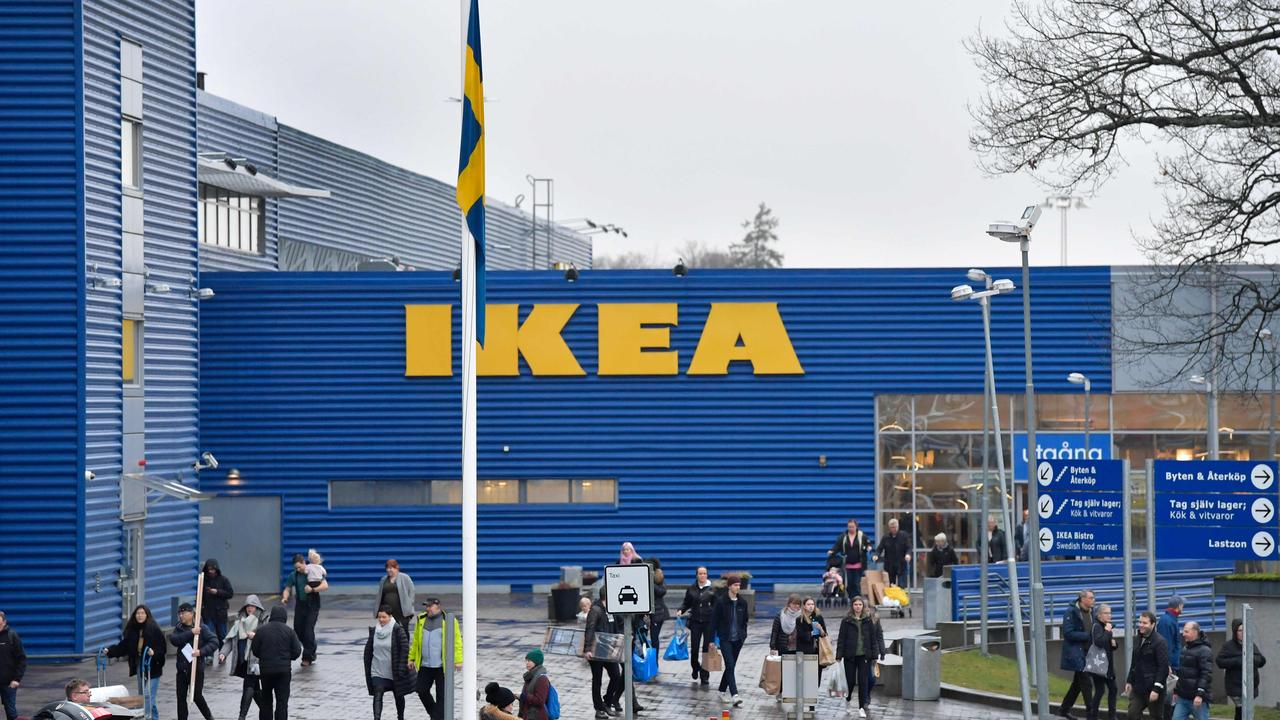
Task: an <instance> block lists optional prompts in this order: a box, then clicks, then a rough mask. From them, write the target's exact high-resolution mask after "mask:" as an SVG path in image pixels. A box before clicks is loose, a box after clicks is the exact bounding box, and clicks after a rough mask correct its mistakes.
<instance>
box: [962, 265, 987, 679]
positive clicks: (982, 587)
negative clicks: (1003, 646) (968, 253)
mask: <svg viewBox="0 0 1280 720" xmlns="http://www.w3.org/2000/svg"><path fill="white" fill-rule="evenodd" d="M965 277H967V278H968V279H969V280H970V281H971V282H980V283H983V284H984V285H985V286H986V289H987V290H990V289H991V276H990V275H988V274H987V273H986V271H984V270H978V269H977V268H974V269H971V270H969V272H968V273H966V275H965ZM983 312H986V310H985V306H984V310H983ZM987 325H989V323H988V324H987ZM987 325H984V326H983V329H984V337H986V339H987V342H990V341H991V338H990V336H989V335H988V334H986V332H985V331H986V329H987ZM991 392H992V390H991V377H990V376H989V375H987V373H986V370H985V369H984V370H983V373H982V404H983V408H982V500H981V503H980V506H981V507H982V513H981V514H980V515H979V516H978V566H979V568H978V569H979V572H981V573H982V576H981V579H980V581H979V584H978V608H979V614H978V639H979V648H980V652H981V653H982V655H983V656H984V657H985V656H987V655H988V654H989V653H990V651H989V647H988V645H989V643H990V637H991V632H990V619H991V618H990V615H991V603H990V600H989V595H990V591H989V588H988V587H987V586H988V583H989V579H988V577H987V576H988V574H989V573H990V568H989V567H988V563H989V562H990V558H991V548H990V544H991V540H990V539H989V538H988V537H987V535H986V533H984V532H983V531H982V526H983V524H984V523H986V522H987V517H988V516H990V515H991V501H990V497H991V494H990V491H991V487H990V485H989V483H990V482H991V436H990V434H989V433H990V423H991V408H989V407H987V397H988V395H989V394H990V393H991Z"/></svg>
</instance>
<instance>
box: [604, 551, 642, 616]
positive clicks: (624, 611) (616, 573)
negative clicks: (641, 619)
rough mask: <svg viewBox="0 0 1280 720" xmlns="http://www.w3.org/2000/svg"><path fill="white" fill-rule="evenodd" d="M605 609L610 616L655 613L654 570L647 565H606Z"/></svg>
mask: <svg viewBox="0 0 1280 720" xmlns="http://www.w3.org/2000/svg"><path fill="white" fill-rule="evenodd" d="M604 598H605V600H604V608H605V610H607V611H608V612H609V614H610V615H645V614H648V613H651V612H653V568H652V567H650V566H649V565H648V564H647V563H633V564H631V565H606V566H605V568H604Z"/></svg>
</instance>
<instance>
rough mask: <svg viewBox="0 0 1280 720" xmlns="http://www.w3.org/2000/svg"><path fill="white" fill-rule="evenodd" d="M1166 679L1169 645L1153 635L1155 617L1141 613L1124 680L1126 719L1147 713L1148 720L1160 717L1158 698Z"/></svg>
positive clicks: (1158, 636)
mask: <svg viewBox="0 0 1280 720" xmlns="http://www.w3.org/2000/svg"><path fill="white" fill-rule="evenodd" d="M1168 679H1169V645H1168V643H1166V642H1165V641H1164V637H1163V636H1162V635H1160V633H1158V632H1156V616H1155V614H1154V613H1150V612H1144V613H1142V615H1141V616H1139V617H1138V635H1137V637H1135V638H1134V644H1133V655H1132V657H1131V659H1130V660H1129V675H1128V676H1127V677H1126V678H1125V681H1124V694H1125V695H1127V696H1129V720H1138V718H1141V717H1142V711H1143V710H1146V711H1147V717H1149V718H1151V720H1160V718H1161V717H1163V714H1164V703H1163V702H1162V701H1161V696H1162V695H1163V694H1164V692H1165V686H1164V683H1165V681H1166V680H1168Z"/></svg>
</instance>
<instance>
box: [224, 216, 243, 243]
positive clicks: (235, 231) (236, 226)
mask: <svg viewBox="0 0 1280 720" xmlns="http://www.w3.org/2000/svg"><path fill="white" fill-rule="evenodd" d="M240 245H241V243H240V214H239V213H237V212H236V209H235V208H234V207H231V208H229V209H228V210H227V247H233V248H235V249H237V250H240V249H241V247H240Z"/></svg>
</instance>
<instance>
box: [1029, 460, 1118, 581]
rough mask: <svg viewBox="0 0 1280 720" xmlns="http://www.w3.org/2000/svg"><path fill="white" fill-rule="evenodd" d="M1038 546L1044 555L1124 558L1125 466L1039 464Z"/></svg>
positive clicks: (1084, 462)
mask: <svg viewBox="0 0 1280 720" xmlns="http://www.w3.org/2000/svg"><path fill="white" fill-rule="evenodd" d="M1035 478H1036V482H1037V483H1038V484H1039V486H1040V490H1039V497H1038V498H1037V500H1036V508H1035V511H1036V514H1037V515H1039V516H1040V534H1039V537H1038V538H1037V540H1038V541H1039V545H1040V552H1041V554H1043V555H1083V556H1086V557H1123V556H1124V496H1123V492H1124V482H1125V477H1124V462H1123V461H1121V460H1073V459H1063V460H1041V461H1040V462H1039V463H1038V464H1037V465H1036V469H1035Z"/></svg>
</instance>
